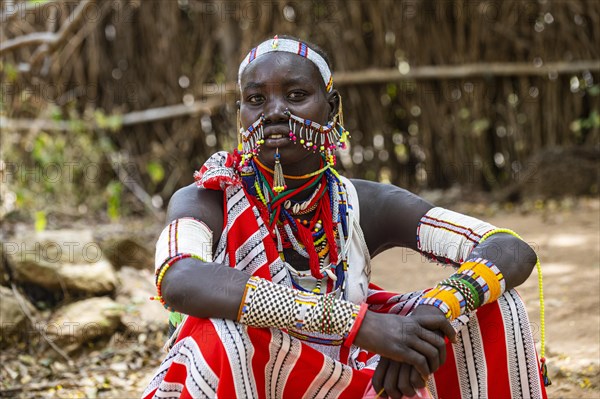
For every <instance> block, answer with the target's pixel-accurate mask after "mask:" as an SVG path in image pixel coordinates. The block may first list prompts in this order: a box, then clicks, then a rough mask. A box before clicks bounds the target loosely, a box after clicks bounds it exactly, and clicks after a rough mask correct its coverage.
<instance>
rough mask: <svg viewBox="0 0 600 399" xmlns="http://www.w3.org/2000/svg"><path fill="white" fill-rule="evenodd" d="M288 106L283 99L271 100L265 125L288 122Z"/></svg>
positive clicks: (266, 112)
mask: <svg viewBox="0 0 600 399" xmlns="http://www.w3.org/2000/svg"><path fill="white" fill-rule="evenodd" d="M286 110H287V106H286V104H285V102H284V101H283V100H282V99H278V98H271V99H270V100H269V101H268V102H267V106H266V107H265V123H277V122H287V120H288V117H287V115H286V113H285V111H286Z"/></svg>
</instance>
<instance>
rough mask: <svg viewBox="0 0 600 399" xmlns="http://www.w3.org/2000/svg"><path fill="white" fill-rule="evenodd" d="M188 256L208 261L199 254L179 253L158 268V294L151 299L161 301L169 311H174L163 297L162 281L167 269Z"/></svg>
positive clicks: (156, 281) (156, 275)
mask: <svg viewBox="0 0 600 399" xmlns="http://www.w3.org/2000/svg"><path fill="white" fill-rule="evenodd" d="M186 258H194V259H198V260H201V261H203V262H206V261H205V260H204V259H202V258H200V257H199V256H198V255H193V254H179V255H177V256H174V257H172V258H170V259H167V261H166V262H165V263H164V264H163V265H162V266H161V267H159V268H158V269H157V270H156V274H155V277H156V280H155V283H156V294H157V295H156V296H151V297H150V300H152V301H159V302H160V304H161V305H163V306H164V308H165V309H167V310H168V311H171V312H173V311H174V310H173V308H171V307H170V306H169V305H167V303H166V302H165V300H164V299H163V296H162V281H163V279H164V277H165V273H167V270H169V268H170V267H171V266H172V265H173V264H175V262H177V261H179V260H181V259H186Z"/></svg>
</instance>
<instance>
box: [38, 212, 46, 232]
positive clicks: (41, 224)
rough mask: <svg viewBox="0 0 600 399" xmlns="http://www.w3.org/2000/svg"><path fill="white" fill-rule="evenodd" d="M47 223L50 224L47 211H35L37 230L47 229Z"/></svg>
mask: <svg viewBox="0 0 600 399" xmlns="http://www.w3.org/2000/svg"><path fill="white" fill-rule="evenodd" d="M47 224H48V221H47V220H46V212H45V211H37V212H36V213H35V231H44V230H46V225H47Z"/></svg>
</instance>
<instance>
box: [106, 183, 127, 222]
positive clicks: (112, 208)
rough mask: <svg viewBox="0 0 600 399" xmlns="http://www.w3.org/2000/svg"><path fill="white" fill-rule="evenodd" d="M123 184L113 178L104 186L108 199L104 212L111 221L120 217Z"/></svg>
mask: <svg viewBox="0 0 600 399" xmlns="http://www.w3.org/2000/svg"><path fill="white" fill-rule="evenodd" d="M122 192H123V185H122V184H121V183H120V182H118V181H116V180H113V181H111V182H110V183H109V184H108V185H107V186H106V193H107V194H108V200H107V203H106V213H107V214H108V217H109V218H110V219H111V220H112V221H116V220H118V219H119V218H120V217H121V193H122Z"/></svg>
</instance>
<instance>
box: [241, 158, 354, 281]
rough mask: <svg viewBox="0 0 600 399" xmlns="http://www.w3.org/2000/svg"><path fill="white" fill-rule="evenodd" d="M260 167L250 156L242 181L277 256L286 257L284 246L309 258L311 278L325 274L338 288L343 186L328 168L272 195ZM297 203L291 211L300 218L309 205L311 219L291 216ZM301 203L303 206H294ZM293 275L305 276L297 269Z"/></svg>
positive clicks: (344, 228)
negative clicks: (303, 196)
mask: <svg viewBox="0 0 600 399" xmlns="http://www.w3.org/2000/svg"><path fill="white" fill-rule="evenodd" d="M261 165H262V164H261V163H260V162H256V159H252V160H251V162H249V163H248V164H247V166H249V167H250V168H252V171H253V173H249V171H248V170H247V169H248V168H245V169H246V172H245V173H242V179H243V181H244V187H245V189H246V191H247V192H248V194H250V195H249V198H250V199H251V200H252V201H253V202H254V204H255V206H257V208H258V210H259V212H260V213H261V214H262V215H263V218H264V219H265V220H266V221H268V223H267V226H268V228H269V231H270V233H271V236H272V237H273V239H274V241H275V243H276V246H277V250H278V252H279V254H280V257H281V259H282V260H283V261H285V255H284V253H283V251H284V248H292V249H293V250H294V251H296V252H297V253H298V254H300V255H301V256H303V257H305V258H307V259H308V263H309V268H310V275H311V276H312V277H314V278H315V279H317V281H319V280H321V279H323V278H324V277H325V276H327V277H329V279H330V280H331V281H333V282H334V284H333V287H332V288H333V289H338V288H342V289H343V287H345V281H346V278H345V274H346V271H347V269H348V265H347V255H346V251H345V250H344V248H345V243H346V241H347V238H348V221H347V218H348V211H347V196H346V190H345V187H344V184H343V183H342V181H341V180H340V178H339V175H337V172H336V171H335V170H334V169H333V168H331V167H329V168H322V169H323V171H322V172H321V173H320V174H317V175H314V176H311V177H308V178H307V181H306V182H305V183H304V184H303V185H301V186H300V187H298V188H297V189H291V190H285V191H283V192H281V193H277V192H275V191H274V190H272V179H273V177H272V175H271V174H270V173H269V170H268V169H265V168H263V167H261ZM307 190H312V193H311V194H310V195H309V196H308V198H307V199H306V200H304V201H299V202H296V201H294V200H293V197H295V196H296V195H298V194H299V193H301V192H304V191H307ZM292 204H293V205H292ZM298 204H301V205H300V206H299V207H296V210H298V211H299V212H298V213H300V214H302V211H304V212H306V213H305V214H304V216H306V215H307V214H309V212H307V210H308V209H312V212H313V215H312V217H311V218H310V219H307V220H302V219H300V218H297V217H294V216H299V215H297V214H296V212H294V206H296V205H298ZM286 205H288V207H287V208H286ZM301 207H304V208H305V209H304V210H302V209H299V208H301ZM290 208H291V209H290ZM286 265H287V263H286ZM290 267H291V266H288V269H290ZM292 269H293V267H292ZM294 270H295V269H294ZM292 274H294V273H292ZM296 274H297V275H298V276H301V277H305V276H307V274H306V273H302V272H298V271H296ZM320 285H321V283H320V282H318V283H317V288H316V289H318V290H320ZM299 288H301V287H299Z"/></svg>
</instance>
